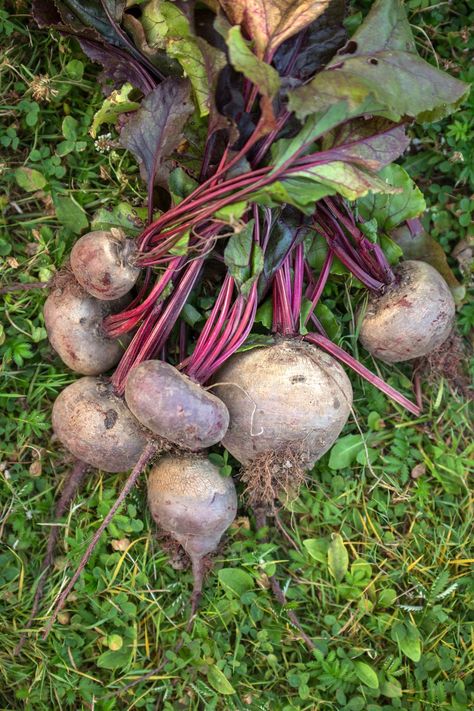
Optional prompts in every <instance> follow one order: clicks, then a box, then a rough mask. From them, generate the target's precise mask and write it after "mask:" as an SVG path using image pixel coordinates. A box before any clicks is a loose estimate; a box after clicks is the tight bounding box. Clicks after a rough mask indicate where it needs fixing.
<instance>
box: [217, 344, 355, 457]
mask: <svg viewBox="0 0 474 711" xmlns="http://www.w3.org/2000/svg"><path fill="white" fill-rule="evenodd" d="M215 379H216V382H217V383H222V385H217V386H216V388H215V392H216V393H217V394H218V395H219V397H220V398H221V400H223V402H224V403H225V404H226V405H227V408H228V410H229V414H230V425H229V429H228V430H227V433H226V435H225V437H224V438H223V440H222V444H223V445H224V446H225V447H226V448H227V449H228V450H229V452H230V453H231V454H232V455H233V456H234V457H235V458H236V459H237V460H238V461H239V462H241V463H242V464H249V463H250V462H251V461H252V460H254V459H255V457H256V456H257V455H260V454H263V453H267V452H268V453H270V452H275V451H278V450H284V449H287V448H288V447H290V448H292V449H294V450H295V451H298V452H300V453H301V455H302V458H303V460H304V461H305V462H306V464H307V466H308V467H311V466H312V465H313V464H314V462H315V461H316V460H317V459H319V458H320V457H321V456H322V455H323V454H324V453H325V452H327V450H328V449H329V448H330V447H331V445H332V444H333V442H334V441H335V440H336V439H337V437H338V436H339V433H340V432H341V430H342V428H343V427H344V425H345V424H346V422H347V418H348V417H349V413H350V409H351V406H352V387H351V384H350V381H349V378H348V377H347V375H346V373H345V372H344V370H343V369H342V367H341V366H340V365H339V364H338V363H337V362H336V361H335V360H334V359H333V358H332V357H331V356H330V355H328V354H326V353H324V352H323V351H321V350H319V349H318V348H315V347H314V346H312V345H309V344H307V343H304V342H302V341H299V340H289V339H288V340H287V339H281V340H278V341H277V342H276V343H275V344H274V345H272V346H270V347H268V348H254V349H252V350H249V351H244V352H243V353H237V354H235V355H234V356H232V358H230V359H229V361H228V362H227V363H226V364H225V365H224V366H223V367H222V368H221V369H220V370H219V372H218V373H217V375H216V378H215Z"/></svg>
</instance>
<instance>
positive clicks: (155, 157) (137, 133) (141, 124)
mask: <svg viewBox="0 0 474 711" xmlns="http://www.w3.org/2000/svg"><path fill="white" fill-rule="evenodd" d="M193 111H194V107H193V103H192V101H191V99H190V84H189V82H188V81H187V80H186V79H166V80H165V81H164V82H162V83H161V84H159V85H158V86H157V87H156V89H154V90H153V91H152V92H151V93H150V94H148V96H146V97H145V99H144V100H143V101H142V105H141V107H140V108H139V109H138V111H136V112H135V113H134V114H133V116H132V117H131V118H130V120H129V121H128V122H127V124H126V125H125V127H124V128H123V129H122V132H121V134H120V142H121V144H122V145H123V146H124V148H128V150H129V151H131V152H132V153H133V154H134V156H135V157H136V159H137V160H138V163H139V165H140V173H141V176H142V178H143V180H144V181H145V182H146V183H147V184H148V185H149V184H150V183H158V184H163V183H166V179H167V176H168V168H167V165H166V159H167V158H169V156H170V155H171V154H172V153H173V151H174V150H175V149H176V147H177V146H178V144H179V142H180V140H181V135H182V133H181V132H182V129H183V127H184V124H185V123H186V121H187V120H188V118H189V117H190V116H191V115H192V114H193Z"/></svg>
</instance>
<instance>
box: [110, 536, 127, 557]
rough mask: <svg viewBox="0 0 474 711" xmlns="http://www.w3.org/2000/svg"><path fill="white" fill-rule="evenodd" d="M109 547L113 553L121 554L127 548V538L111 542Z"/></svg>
mask: <svg viewBox="0 0 474 711" xmlns="http://www.w3.org/2000/svg"><path fill="white" fill-rule="evenodd" d="M111 545H112V548H113V549H114V551H121V552H122V553H123V552H124V551H126V550H127V548H128V547H129V545H130V539H129V538H120V539H114V540H113V541H112V544H111Z"/></svg>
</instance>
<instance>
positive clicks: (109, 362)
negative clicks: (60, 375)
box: [44, 275, 129, 375]
mask: <svg viewBox="0 0 474 711" xmlns="http://www.w3.org/2000/svg"><path fill="white" fill-rule="evenodd" d="M127 301H128V299H118V300H116V301H98V300H97V299H95V298H94V297H93V296H90V294H87V293H86V292H85V291H84V290H83V289H82V287H80V286H79V284H78V283H77V282H76V281H75V279H74V278H73V277H72V276H70V275H65V276H64V277H62V278H60V279H58V280H57V283H56V285H55V287H54V288H53V290H52V292H51V293H50V295H49V296H48V298H47V299H46V302H45V305H44V321H45V325H46V330H47V332H48V337H49V341H50V343H51V345H52V346H53V348H54V350H55V351H56V352H57V354H58V355H59V357H60V358H61V360H62V361H63V362H64V363H65V364H66V365H67V366H68V367H69V368H71V370H74V371H75V372H76V373H81V375H100V374H102V373H105V372H106V371H107V370H109V369H110V368H112V367H113V366H114V365H116V364H117V363H118V361H119V360H120V358H121V357H122V355H123V352H124V345H126V344H127V342H128V340H129V337H127V338H125V339H121V341H119V340H118V339H115V338H108V337H107V336H106V335H105V333H104V332H103V329H102V323H103V320H104V318H105V317H106V316H108V315H109V314H111V313H116V312H118V311H120V310H121V309H123V307H124V306H125V305H126V303H127Z"/></svg>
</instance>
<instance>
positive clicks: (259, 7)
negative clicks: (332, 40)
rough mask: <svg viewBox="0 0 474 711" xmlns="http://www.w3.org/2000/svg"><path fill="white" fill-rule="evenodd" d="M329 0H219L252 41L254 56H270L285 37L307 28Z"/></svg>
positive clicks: (230, 17)
mask: <svg viewBox="0 0 474 711" xmlns="http://www.w3.org/2000/svg"><path fill="white" fill-rule="evenodd" d="M329 2H330V0H219V4H220V6H221V7H222V9H223V10H224V12H225V14H226V15H227V17H228V18H229V20H230V21H231V23H232V24H233V25H241V26H242V29H243V30H244V32H245V33H246V34H247V35H248V36H249V37H250V39H251V40H253V42H254V45H255V50H256V54H257V56H258V57H259V58H260V59H262V58H263V57H264V55H265V54H266V55H267V56H269V57H271V56H272V55H273V54H274V52H275V51H276V49H278V47H279V46H280V45H281V43H282V42H284V41H285V40H286V39H288V37H291V36H292V35H295V34H296V33H297V32H299V31H300V30H302V29H303V28H304V27H307V25H309V24H310V23H311V22H313V21H314V20H316V19H317V18H318V17H319V16H320V15H322V13H323V12H324V11H325V9H326V8H327V6H328V5H329Z"/></svg>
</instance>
